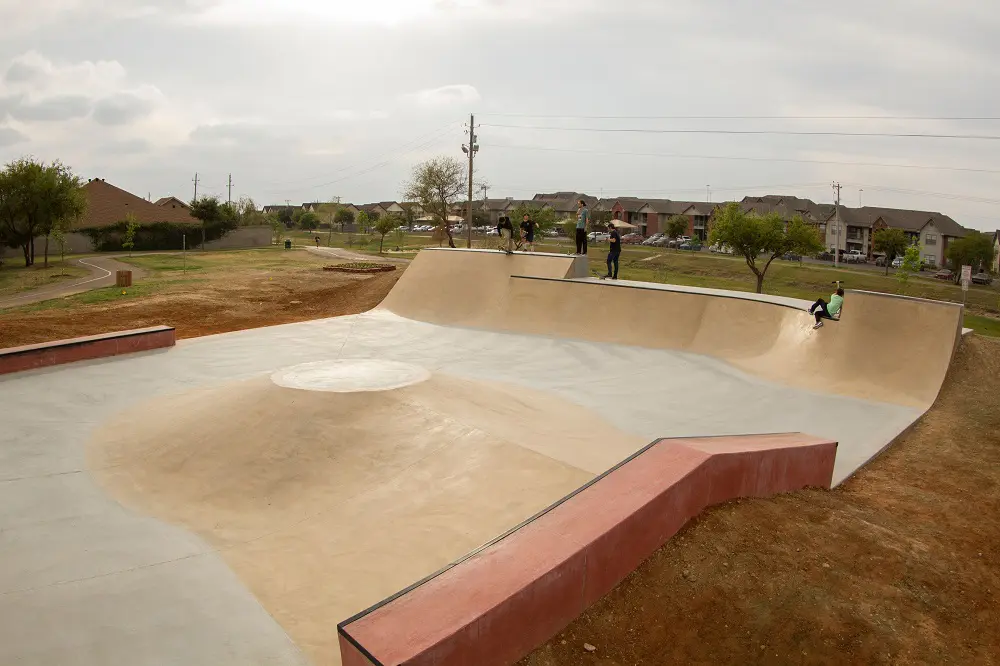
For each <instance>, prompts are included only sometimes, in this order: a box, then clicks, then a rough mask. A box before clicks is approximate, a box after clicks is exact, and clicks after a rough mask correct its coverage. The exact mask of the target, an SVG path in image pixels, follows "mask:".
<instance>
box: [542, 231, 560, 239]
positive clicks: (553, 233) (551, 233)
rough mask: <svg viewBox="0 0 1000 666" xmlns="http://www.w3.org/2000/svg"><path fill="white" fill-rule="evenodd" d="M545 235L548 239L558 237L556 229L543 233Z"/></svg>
mask: <svg viewBox="0 0 1000 666" xmlns="http://www.w3.org/2000/svg"><path fill="white" fill-rule="evenodd" d="M545 235H546V236H548V237H549V238H555V237H556V236H558V235H559V231H558V230H556V229H549V230H548V231H546V232H545Z"/></svg>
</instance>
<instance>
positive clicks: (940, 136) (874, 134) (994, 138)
mask: <svg viewBox="0 0 1000 666" xmlns="http://www.w3.org/2000/svg"><path fill="white" fill-rule="evenodd" d="M482 126H483V127H502V128H507V129H530V130H545V131H556V132H615V133H617V132H624V133H629V134H723V135H736V134H767V135H780V136H854V137H891V138H897V139H971V140H979V141H1000V136H997V135H992V134H919V133H894V132H833V131H823V132H805V131H795V130H726V129H653V128H648V127H647V128H639V127H556V126H553V125H504V124H497V123H482Z"/></svg>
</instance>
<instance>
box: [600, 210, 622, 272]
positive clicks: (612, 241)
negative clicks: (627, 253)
mask: <svg viewBox="0 0 1000 666" xmlns="http://www.w3.org/2000/svg"><path fill="white" fill-rule="evenodd" d="M621 256H622V236H621V234H620V233H618V229H617V228H616V227H615V225H614V224H613V223H611V222H608V274H607V275H605V276H604V278H602V279H611V280H617V279H618V259H619V258H620V257H621ZM612 266H614V272H612V270H611V268H612Z"/></svg>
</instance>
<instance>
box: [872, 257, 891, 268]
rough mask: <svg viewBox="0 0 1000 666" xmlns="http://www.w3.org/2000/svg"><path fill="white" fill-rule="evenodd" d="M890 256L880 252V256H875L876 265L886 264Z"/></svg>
mask: <svg viewBox="0 0 1000 666" xmlns="http://www.w3.org/2000/svg"><path fill="white" fill-rule="evenodd" d="M888 258H889V257H887V256H885V255H884V254H880V255H879V256H877V257H875V265H876V266H885V262H886V260H888Z"/></svg>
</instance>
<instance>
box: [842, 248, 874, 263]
mask: <svg viewBox="0 0 1000 666" xmlns="http://www.w3.org/2000/svg"><path fill="white" fill-rule="evenodd" d="M841 259H842V260H843V261H845V262H847V263H848V264H865V263H868V257H866V256H865V254H864V253H863V252H861V251H860V250H851V251H850V252H845V253H844V254H843V255H842V256H841Z"/></svg>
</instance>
